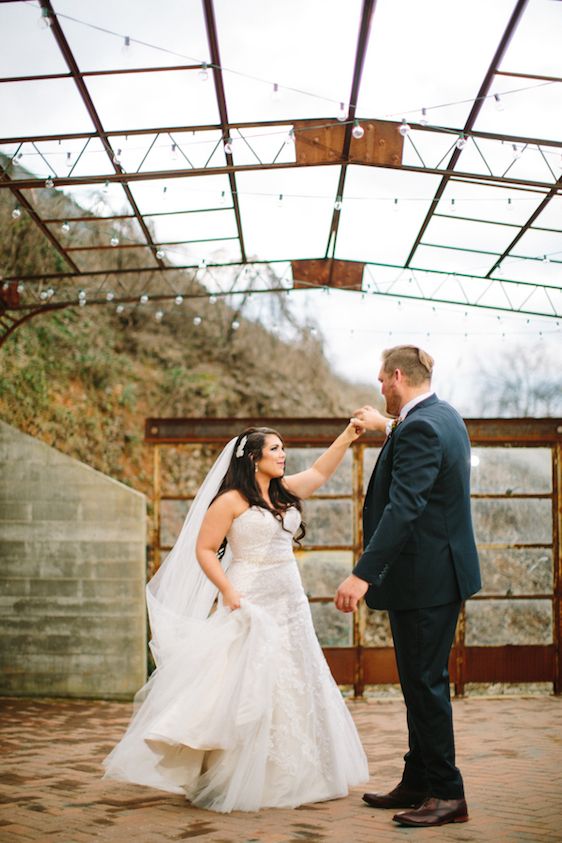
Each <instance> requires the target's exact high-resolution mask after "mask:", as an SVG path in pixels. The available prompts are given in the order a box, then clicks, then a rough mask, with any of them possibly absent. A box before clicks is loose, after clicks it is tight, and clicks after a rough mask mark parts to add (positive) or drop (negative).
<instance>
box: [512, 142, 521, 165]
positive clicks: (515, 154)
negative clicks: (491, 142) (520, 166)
mask: <svg viewBox="0 0 562 843" xmlns="http://www.w3.org/2000/svg"><path fill="white" fill-rule="evenodd" d="M522 155H523V150H522V149H520V148H519V147H518V146H517V144H516V143H514V144H513V157H514V158H515V160H516V161H518V160H519V159H520V158H521V156H522Z"/></svg>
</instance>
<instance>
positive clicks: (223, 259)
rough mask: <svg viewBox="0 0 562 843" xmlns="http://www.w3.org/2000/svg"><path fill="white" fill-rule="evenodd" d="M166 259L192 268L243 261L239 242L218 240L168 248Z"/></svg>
mask: <svg viewBox="0 0 562 843" xmlns="http://www.w3.org/2000/svg"><path fill="white" fill-rule="evenodd" d="M166 257H167V258H168V260H169V262H170V263H175V264H178V265H180V266H181V265H183V264H189V265H190V266H196V265H200V264H201V263H202V262H203V261H205V262H206V263H229V262H236V261H240V260H241V254H240V244H239V242H238V240H218V241H216V242H206V243H205V242H202V243H190V244H186V245H177V246H167V247H166Z"/></svg>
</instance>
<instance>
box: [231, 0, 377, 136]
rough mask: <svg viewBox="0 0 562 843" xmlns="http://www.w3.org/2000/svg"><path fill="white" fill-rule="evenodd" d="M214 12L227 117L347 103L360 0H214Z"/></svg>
mask: <svg viewBox="0 0 562 843" xmlns="http://www.w3.org/2000/svg"><path fill="white" fill-rule="evenodd" d="M215 11H216V19H217V27H218V32H219V49H220V55H221V62H222V66H223V68H224V87H225V93H226V99H227V103H228V116H229V119H230V120H232V121H242V120H256V119H260V120H281V119H287V118H288V119H291V118H294V119H297V118H304V117H319V116H322V117H326V116H335V115H336V114H337V113H338V111H339V103H340V102H344V103H346V104H347V101H348V99H349V92H350V90H351V81H352V75H353V61H354V54H355V49H356V45H357V36H358V31H359V22H360V17H361V3H360V2H359V0H348V2H346V3H341V2H338V0H308V2H306V3H302V2H300V0H285V2H284V3H282V4H271V3H264V2H263V0H238V1H237V2H236V3H232V2H231V0H215ZM256 77H257V78H256ZM276 83H277V84H278V86H279V90H278V92H277V94H275V93H274V89H273V86H274V84H276ZM303 92H307V93H303Z"/></svg>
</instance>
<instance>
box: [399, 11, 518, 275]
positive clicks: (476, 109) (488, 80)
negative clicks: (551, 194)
mask: <svg viewBox="0 0 562 843" xmlns="http://www.w3.org/2000/svg"><path fill="white" fill-rule="evenodd" d="M528 2H529V0H517V3H516V5H515V8H514V10H513V13H512V15H511V18H510V19H509V22H508V24H507V27H506V29H505V32H504V33H503V35H502V38H501V40H500V43H499V44H498V48H497V50H496V52H495V54H494V57H493V58H492V61H491V63H490V66H489V68H488V71H487V73H486V75H485V77H484V80H483V82H482V85H481V86H480V90H479V91H478V94H477V97H476V99H475V101H474V105H473V106H472V109H471V110H470V114H469V115H468V118H467V120H466V124H465V126H464V129H463V132H462V133H463V135H467V134H468V133H469V132H470V131H471V130H472V128H473V127H474V124H475V122H476V119H477V117H478V115H479V114H480V111H481V109H482V106H483V105H484V102H485V98H486V97H487V96H488V94H489V91H490V86H491V84H492V81H493V79H494V75H495V73H496V70H497V68H498V66H499V65H500V63H501V60H502V58H503V57H504V55H505V53H506V50H507V48H508V46H509V43H510V41H511V38H512V37H513V34H514V32H515V30H516V29H517V26H518V25H519V22H520V20H521V18H522V17H523V13H524V11H525V8H526V7H527V4H528ZM461 152H462V150H460V149H458V148H456V147H455V149H454V151H453V154H452V155H451V158H450V160H449V163H448V164H447V171H451V170H455V167H456V165H457V161H458V160H459V157H460V155H461ZM449 179H450V175H449V172H447V174H445V175H444V176H443V178H442V179H441V183H440V185H439V187H438V188H437V190H436V192H435V196H434V198H433V202H432V203H431V207H430V208H429V211H428V212H427V214H426V217H425V219H424V221H423V223H422V226H421V228H420V230H419V232H418V234H417V237H416V239H415V241H414V245H413V246H412V248H411V250H410V254H409V255H408V257H407V259H406V266H409V264H410V263H411V262H412V260H413V258H414V255H415V253H416V249H417V248H418V246H419V245H420V243H421V241H422V239H423V236H424V234H425V232H426V229H427V227H428V225H429V223H430V222H431V218H432V216H433V212H434V211H435V208H436V207H437V204H438V202H439V200H440V199H441V197H442V195H443V193H444V192H445V188H446V187H447V183H448V181H449Z"/></svg>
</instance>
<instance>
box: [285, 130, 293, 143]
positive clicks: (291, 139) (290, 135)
mask: <svg viewBox="0 0 562 843" xmlns="http://www.w3.org/2000/svg"><path fill="white" fill-rule="evenodd" d="M294 142H295V130H294V129H289V133H288V135H287V137H286V138H285V144H286V145H287V146H289V145H290V144H293V143H294Z"/></svg>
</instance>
